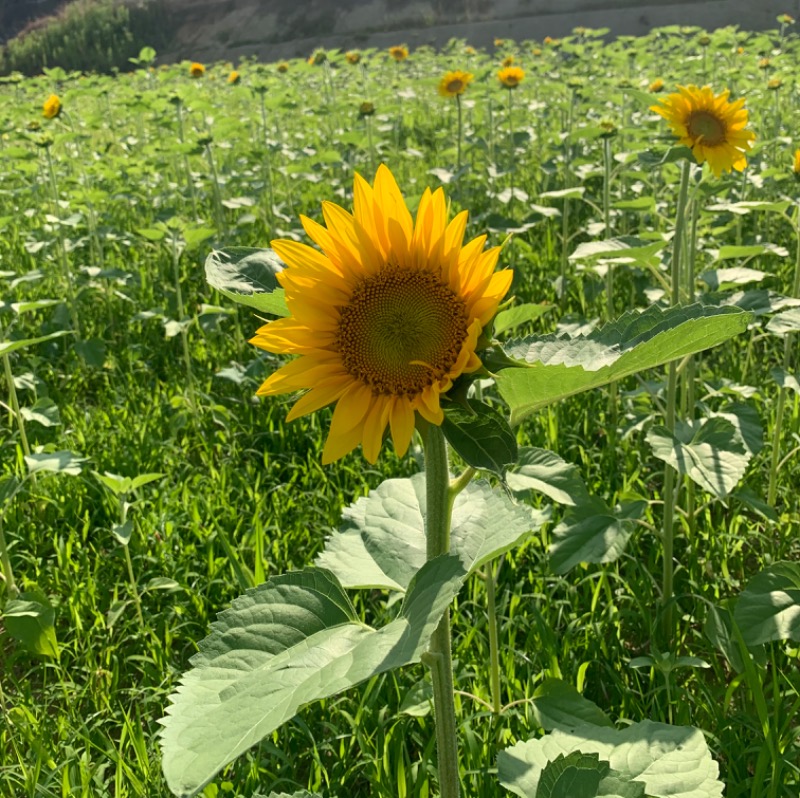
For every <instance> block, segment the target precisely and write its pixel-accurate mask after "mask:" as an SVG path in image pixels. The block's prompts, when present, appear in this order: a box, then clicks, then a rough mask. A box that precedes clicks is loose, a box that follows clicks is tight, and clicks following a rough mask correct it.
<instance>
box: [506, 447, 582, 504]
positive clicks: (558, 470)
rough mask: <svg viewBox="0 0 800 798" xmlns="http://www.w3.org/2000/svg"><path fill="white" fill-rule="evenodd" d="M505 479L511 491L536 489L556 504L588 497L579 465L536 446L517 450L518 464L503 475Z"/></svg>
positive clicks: (577, 502)
mask: <svg viewBox="0 0 800 798" xmlns="http://www.w3.org/2000/svg"><path fill="white" fill-rule="evenodd" d="M506 482H507V483H508V487H509V488H511V490H512V491H514V493H520V494H527V493H528V492H530V491H539V492H540V493H544V495H545V496H548V497H549V498H551V499H552V500H553V501H554V502H558V503H559V504H570V505H576V504H581V502H583V501H587V500H588V499H589V491H587V490H586V484H585V483H584V481H583V480H582V479H581V477H580V472H579V471H578V466H576V465H575V464H574V463H567V462H566V461H565V460H563V459H562V458H561V457H559V456H558V455H557V454H556V453H555V452H551V451H548V450H547V449H538V448H536V447H535V446H525V447H523V448H522V449H520V450H519V457H518V458H517V464H516V465H515V466H514V469H513V470H512V471H509V472H508V474H507V475H506Z"/></svg>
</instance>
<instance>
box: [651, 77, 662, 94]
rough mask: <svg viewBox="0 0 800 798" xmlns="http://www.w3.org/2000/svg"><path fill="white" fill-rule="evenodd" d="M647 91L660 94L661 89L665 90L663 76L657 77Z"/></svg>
mask: <svg viewBox="0 0 800 798" xmlns="http://www.w3.org/2000/svg"><path fill="white" fill-rule="evenodd" d="M647 91H649V92H651V93H652V94H658V92H660V91H664V81H663V80H661V78H656V79H655V80H654V81H653V82H652V83H651V84H650V85H649V86H648V87H647Z"/></svg>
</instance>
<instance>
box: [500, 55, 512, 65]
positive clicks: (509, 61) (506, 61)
mask: <svg viewBox="0 0 800 798" xmlns="http://www.w3.org/2000/svg"><path fill="white" fill-rule="evenodd" d="M500 66H502V67H510V66H514V56H513V55H507V56H506V57H505V58H504V59H503V60H502V61H501V62H500Z"/></svg>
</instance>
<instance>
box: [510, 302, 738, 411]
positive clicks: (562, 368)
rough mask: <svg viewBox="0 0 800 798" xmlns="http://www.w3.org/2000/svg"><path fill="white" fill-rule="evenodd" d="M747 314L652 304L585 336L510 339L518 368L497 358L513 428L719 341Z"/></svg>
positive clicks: (725, 309)
mask: <svg viewBox="0 0 800 798" xmlns="http://www.w3.org/2000/svg"><path fill="white" fill-rule="evenodd" d="M750 319H751V315H750V314H749V313H747V312H744V311H742V310H740V309H739V308H735V307H713V306H703V305H700V304H694V305H689V306H687V307H675V308H670V309H668V310H663V309H661V308H658V307H656V306H655V305H654V306H652V307H650V308H648V309H647V310H646V311H644V312H638V311H631V312H628V313H626V314H625V315H624V316H622V317H621V318H619V319H618V320H617V321H615V322H611V323H609V324H607V325H605V326H604V327H602V328H600V329H598V330H594V331H593V332H591V333H589V334H588V335H586V336H580V337H575V338H567V337H564V336H561V337H559V336H556V335H546V336H531V337H528V338H524V339H522V340H518V341H511V342H510V343H509V344H507V345H505V346H504V347H503V348H504V350H505V353H506V354H507V355H508V356H509V357H510V358H513V359H514V360H515V361H516V363H514V365H516V366H518V367H517V368H513V367H512V368H509V367H504V366H506V364H500V365H499V368H501V369H502V370H500V371H499V373H498V374H497V375H496V377H495V379H496V381H497V386H498V388H499V390H500V394H501V395H502V397H503V399H504V400H505V401H506V402H507V403H508V405H509V407H510V408H511V424H512V426H513V425H516V424H518V423H519V422H521V421H522V420H523V419H525V418H527V417H528V416H529V415H530V414H531V413H533V412H535V411H536V410H539V409H540V408H542V407H546V406H547V405H549V404H553V403H554V402H558V401H560V400H561V399H564V398H566V397H568V396H573V395H574V394H577V393H581V392H582V391H588V390H591V389H593V388H598V387H600V386H601V385H606V384H607V383H609V382H612V381H614V380H619V379H621V378H623V377H627V376H629V375H631V374H635V373H636V372H637V371H643V370H645V369H650V368H655V367H656V366H660V365H663V364H664V363H669V362H670V361H671V360H676V359H678V358H682V357H684V356H686V355H689V354H693V353H695V352H702V351H703V350H704V349H708V348H710V347H712V346H717V345H718V344H720V343H722V342H723V341H726V340H727V339H728V338H732V337H733V336H734V335H738V334H739V333H741V332H743V331H744V330H746V329H747V324H748V322H749V321H750ZM508 365H511V362H509V364H508Z"/></svg>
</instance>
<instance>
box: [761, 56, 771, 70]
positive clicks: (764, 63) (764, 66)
mask: <svg viewBox="0 0 800 798" xmlns="http://www.w3.org/2000/svg"><path fill="white" fill-rule="evenodd" d="M770 63H771V62H770V60H769V58H762V59H761V60H760V61H759V62H758V68H759V69H769V67H770Z"/></svg>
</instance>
